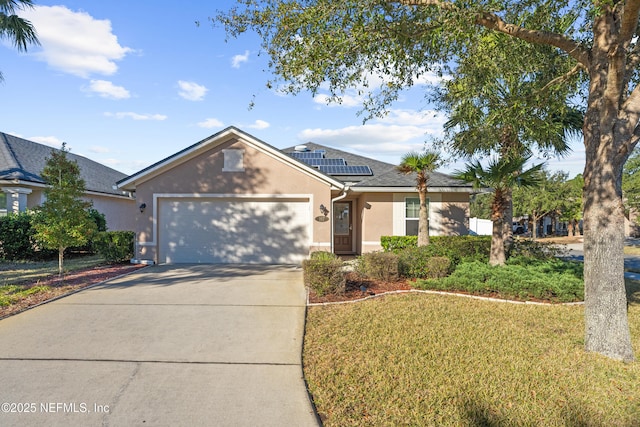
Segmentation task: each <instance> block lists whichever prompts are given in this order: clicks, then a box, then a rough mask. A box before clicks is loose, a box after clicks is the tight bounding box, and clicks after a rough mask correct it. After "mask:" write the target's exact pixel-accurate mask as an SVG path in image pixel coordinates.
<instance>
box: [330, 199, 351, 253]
mask: <svg viewBox="0 0 640 427" xmlns="http://www.w3.org/2000/svg"><path fill="white" fill-rule="evenodd" d="M333 250H334V252H335V253H353V225H352V223H351V202H336V203H334V204H333Z"/></svg>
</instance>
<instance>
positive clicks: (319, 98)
mask: <svg viewBox="0 0 640 427" xmlns="http://www.w3.org/2000/svg"><path fill="white" fill-rule="evenodd" d="M340 99H341V102H339V103H338V102H329V95H327V94H323V93H321V94H318V95H316V96H314V97H313V102H315V103H316V104H322V105H326V106H328V107H347V108H351V107H360V106H362V101H363V100H364V97H363V96H360V95H352V94H349V93H346V94H344V95H342V96H341V97H340Z"/></svg>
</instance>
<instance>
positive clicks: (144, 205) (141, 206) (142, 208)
mask: <svg viewBox="0 0 640 427" xmlns="http://www.w3.org/2000/svg"><path fill="white" fill-rule="evenodd" d="M146 208H147V204H146V203H143V204H141V205H140V213H143V212H144V210H145V209H146Z"/></svg>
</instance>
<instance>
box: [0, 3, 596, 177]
mask: <svg viewBox="0 0 640 427" xmlns="http://www.w3.org/2000/svg"><path fill="white" fill-rule="evenodd" d="M36 3H37V6H36V8H35V10H28V11H23V12H21V13H20V15H22V16H23V17H25V18H27V19H29V20H31V21H32V23H33V24H34V26H35V27H36V30H37V31H38V36H39V38H40V41H41V43H42V46H40V47H36V46H31V47H30V48H29V51H28V53H26V54H25V53H19V52H18V51H17V50H16V49H14V48H13V47H12V46H11V45H10V44H8V43H7V41H2V42H0V43H1V44H0V71H2V73H3V75H4V79H5V81H4V82H3V83H0V98H1V99H2V102H1V107H0V109H1V110H0V131H3V132H6V133H10V134H14V135H17V136H20V137H23V138H26V139H30V140H33V141H37V142H41V143H45V144H49V145H52V146H56V147H59V146H60V144H61V143H62V142H66V143H67V145H68V146H69V147H70V149H71V151H72V152H73V153H75V154H80V155H83V156H86V157H88V158H91V159H93V160H96V161H98V162H101V163H103V164H106V165H108V166H110V167H112V168H114V169H117V170H119V171H122V172H124V173H127V174H131V173H134V172H136V171H138V170H140V169H142V168H144V167H146V166H148V165H150V164H153V163H155V162H156V161H158V160H161V159H163V158H165V157H167V156H170V155H171V154H173V153H175V152H176V151H179V150H181V149H183V148H185V147H187V146H189V145H191V144H194V143H196V142H198V141H200V140H202V139H204V138H206V137H208V136H209V135H212V134H214V133H216V132H218V131H219V130H221V129H223V128H225V127H227V126H231V125H233V126H237V127H239V128H240V129H242V130H244V131H245V132H248V133H250V134H252V135H254V136H255V137H257V138H260V139H262V140H263V141H265V142H267V143H269V144H271V145H274V146H276V147H278V148H284V147H289V146H293V145H296V144H301V143H304V142H307V141H313V142H316V143H319V144H323V145H328V146H331V147H335V148H338V149H342V150H345V151H350V152H354V153H357V154H361V155H364V156H367V157H372V158H375V159H378V160H382V161H386V162H390V163H394V164H397V163H398V162H399V160H400V158H401V156H402V155H403V154H404V153H406V152H408V151H410V150H417V151H419V150H421V149H422V148H423V147H424V142H425V141H426V140H429V138H430V136H438V135H439V134H440V132H441V130H442V124H443V123H444V122H445V121H446V117H445V116H444V115H442V114H440V113H437V112H435V111H433V110H431V109H430V108H431V107H430V106H429V105H428V104H427V103H426V102H425V101H424V93H425V86H422V85H417V86H414V87H413V88H412V89H410V90H407V91H406V92H405V93H403V95H402V96H401V98H400V99H399V100H398V101H397V102H396V103H395V104H394V105H392V106H391V108H390V111H389V115H388V116H387V117H385V118H384V119H374V120H371V121H369V122H367V123H366V124H363V123H362V117H361V116H358V114H357V113H358V111H359V110H360V108H361V99H359V98H358V97H357V96H355V95H353V96H347V97H345V100H344V102H343V103H342V104H341V105H331V106H328V105H327V104H326V102H324V96H323V94H319V95H318V96H316V97H315V98H314V97H313V96H311V94H308V93H302V94H299V95H297V96H295V97H294V96H283V95H282V94H279V93H277V92H276V91H274V90H271V89H267V87H266V85H265V83H266V82H267V80H268V79H269V78H270V75H269V74H268V71H267V58H266V57H265V55H264V54H263V55H259V53H260V44H259V40H258V39H257V38H256V37H255V36H253V35H251V34H247V35H244V36H242V37H241V38H240V39H232V40H229V41H228V42H225V34H224V31H223V30H222V29H220V28H213V27H212V26H211V24H210V23H209V21H208V19H207V18H208V17H209V16H213V15H214V14H215V11H216V9H225V8H226V6H227V5H230V4H232V3H233V1H231V0H218V1H216V2H176V1H167V0H158V1H154V2H141V1H130V0H128V1H123V0H108V1H74V0H67V1H64V2H63V3H61V2H60V1H47V0H36ZM196 21H199V22H200V25H199V26H198V25H196ZM424 83H427V81H425V82H424ZM348 95H349V94H348ZM252 101H253V102H254V107H253V108H249V105H250V104H251V103H252ZM572 147H573V153H572V154H570V155H569V156H567V157H565V158H564V159H561V160H553V161H550V162H548V167H549V169H551V170H563V171H566V172H568V173H569V174H570V175H571V176H574V175H575V174H577V173H581V172H582V169H583V167H584V148H583V147H582V142H581V141H575V142H574V143H573V144H572ZM462 167H463V163H462V162H452V163H450V164H449V165H447V166H445V167H443V168H442V169H440V170H441V171H443V172H451V171H453V170H455V169H461V168H462Z"/></svg>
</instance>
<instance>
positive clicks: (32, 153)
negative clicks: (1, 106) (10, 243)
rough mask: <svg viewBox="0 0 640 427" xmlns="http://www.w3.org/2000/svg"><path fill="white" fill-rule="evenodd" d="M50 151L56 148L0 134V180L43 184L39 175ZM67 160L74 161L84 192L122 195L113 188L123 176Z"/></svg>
mask: <svg viewBox="0 0 640 427" xmlns="http://www.w3.org/2000/svg"><path fill="white" fill-rule="evenodd" d="M53 150H57V149H56V148H52V147H49V146H46V145H42V144H38V143H37V142H33V141H29V140H26V139H22V138H18V137H17V136H13V135H9V134H6V133H3V132H0V180H8V181H14V180H18V181H24V182H32V183H34V184H44V180H43V179H42V177H41V176H40V173H41V172H42V169H44V166H45V163H46V161H47V158H48V157H50V155H51V152H52V151H53ZM67 157H68V158H69V159H70V160H75V161H76V162H78V166H80V176H81V177H82V179H84V182H85V188H86V190H87V191H92V192H97V193H106V194H113V195H120V196H121V195H123V192H122V191H119V190H114V189H113V185H115V183H116V182H117V181H118V180H120V179H122V178H124V177H126V175H125V174H124V173H122V172H118V171H117V170H115V169H111V168H110V167H107V166H104V165H102V164H100V163H98V162H94V161H93V160H89V159H87V158H86V157H82V156H79V155H77V154H73V153H67Z"/></svg>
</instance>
